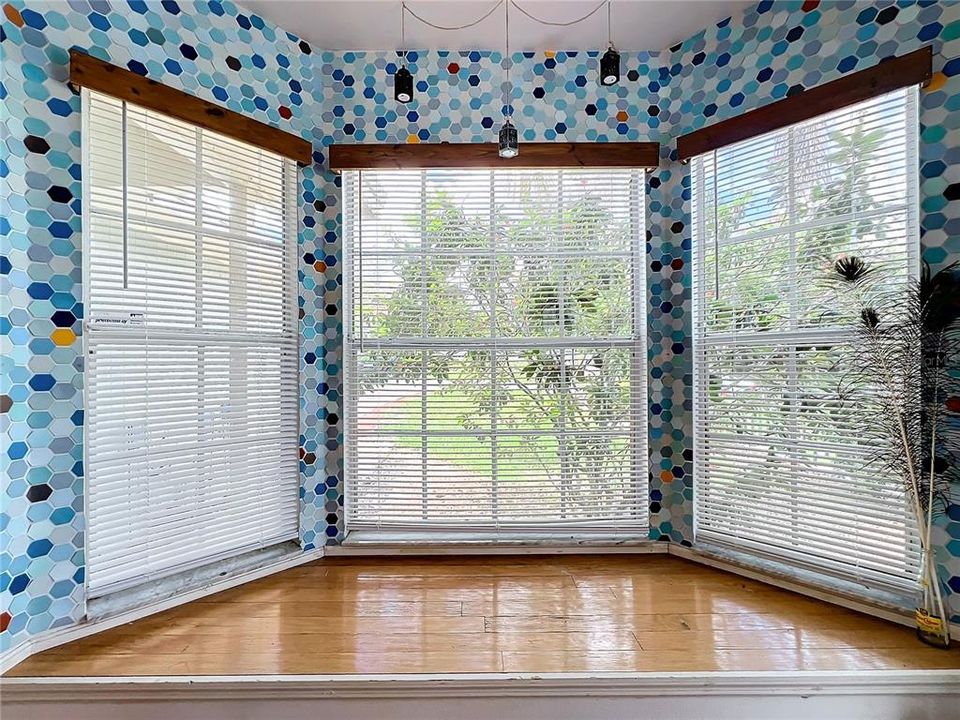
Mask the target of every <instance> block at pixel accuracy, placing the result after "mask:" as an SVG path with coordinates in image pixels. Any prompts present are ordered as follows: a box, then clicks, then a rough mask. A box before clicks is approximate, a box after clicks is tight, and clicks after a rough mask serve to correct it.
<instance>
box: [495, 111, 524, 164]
mask: <svg viewBox="0 0 960 720" xmlns="http://www.w3.org/2000/svg"><path fill="white" fill-rule="evenodd" d="M499 153H500V157H502V158H515V157H516V156H517V155H519V154H520V136H519V135H518V134H517V129H516V128H515V127H514V126H513V123H512V122H510V118H509V117H508V118H505V119H504V121H503V127H501V128H500V143H499Z"/></svg>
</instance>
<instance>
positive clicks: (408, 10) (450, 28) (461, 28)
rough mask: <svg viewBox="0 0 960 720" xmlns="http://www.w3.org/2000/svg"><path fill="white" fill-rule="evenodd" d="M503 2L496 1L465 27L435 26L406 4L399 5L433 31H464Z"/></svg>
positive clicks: (488, 15) (476, 23)
mask: <svg viewBox="0 0 960 720" xmlns="http://www.w3.org/2000/svg"><path fill="white" fill-rule="evenodd" d="M504 2H506V0H498V2H497V4H496V5H494V6H493V7H492V8H490V9H489V10H487V12H485V13H484V14H483V16H482V17H480V18H478V19H477V20H474V21H473V22H469V23H466V24H465V25H437V24H436V23H432V22H430V21H429V20H427V19H426V18H423V17H421V16H420V15H417V13H415V12H414V11H413V10H411V9H410V8H409V7H408V6H407V4H406V3H401V4H402V6H403V8H404V9H405V10H406V11H407V12H408V13H410V14H411V15H413V16H414V17H415V18H416V19H417V20H419V21H420V22H422V23H423V24H424V25H427V26H428V27H432V28H433V29H434V30H466V29H467V28H472V27H473V26H474V25H479V24H480V23H482V22H483V21H484V20H486V19H487V18H488V17H490V16H491V15H493V13H494V12H495V11H496V10H497V8H499V7H500V6H501V5H503V3H504Z"/></svg>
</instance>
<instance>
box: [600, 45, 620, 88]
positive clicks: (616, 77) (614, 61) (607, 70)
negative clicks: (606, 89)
mask: <svg viewBox="0 0 960 720" xmlns="http://www.w3.org/2000/svg"><path fill="white" fill-rule="evenodd" d="M618 82H620V53H618V52H617V50H616V48H614V47H613V45H611V46H610V47H609V48H608V49H607V51H606V52H605V53H604V54H603V57H601V58H600V84H601V85H616V84H617V83H618Z"/></svg>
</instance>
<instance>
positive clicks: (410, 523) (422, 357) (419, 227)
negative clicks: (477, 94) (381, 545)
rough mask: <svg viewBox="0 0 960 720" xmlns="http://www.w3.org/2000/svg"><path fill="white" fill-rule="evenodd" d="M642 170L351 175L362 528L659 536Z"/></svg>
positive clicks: (351, 359) (355, 433) (354, 507)
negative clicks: (650, 434) (651, 475)
mask: <svg viewBox="0 0 960 720" xmlns="http://www.w3.org/2000/svg"><path fill="white" fill-rule="evenodd" d="M643 191H644V188H643V173H642V171H639V170H638V171H630V170H583V169H578V170H500V169H497V170H411V171H363V172H362V173H360V172H352V173H345V174H344V196H345V199H346V208H345V247H346V252H347V256H348V258H347V259H348V273H347V275H348V293H347V294H348V298H349V308H348V312H347V323H348V328H347V334H346V339H347V361H346V372H347V437H348V439H347V441H346V446H347V457H346V463H347V467H346V472H347V475H346V477H347V495H346V497H347V504H348V507H347V517H348V523H349V525H350V527H351V528H353V529H356V528H363V527H367V528H380V529H384V528H432V529H460V528H471V529H485V530H495V531H499V530H503V529H505V528H506V529H510V530H517V531H519V530H522V529H531V530H539V529H544V528H552V527H559V528H570V527H576V528H580V529H581V530H586V529H588V528H589V529H602V530H606V531H610V530H614V531H616V530H618V529H624V530H628V529H629V530H630V531H631V532H633V533H635V534H636V533H640V534H643V529H644V528H645V527H646V525H647V506H648V502H647V497H646V495H647V494H646V485H647V450H646V434H647V428H646V403H645V388H646V380H645V371H644V367H645V350H644V337H645V333H646V322H645V314H644V304H643V301H642V298H643V297H644V293H645V290H644V276H643V264H642V257H643V252H644V228H643V222H642V218H643Z"/></svg>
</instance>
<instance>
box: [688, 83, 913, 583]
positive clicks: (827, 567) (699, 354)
mask: <svg viewBox="0 0 960 720" xmlns="http://www.w3.org/2000/svg"><path fill="white" fill-rule="evenodd" d="M898 92H903V93H904V97H905V99H904V105H905V108H904V111H903V112H904V115H905V116H906V123H905V126H906V135H905V149H904V155H905V163H906V180H907V188H908V195H907V197H906V198H905V200H904V202H903V203H902V206H900V209H899V211H900V212H903V213H904V214H905V217H906V221H905V223H906V228H907V233H908V234H907V237H906V243H905V249H906V256H907V267H906V271H907V273H906V277H907V278H909V279H916V278H917V277H918V276H919V271H920V221H919V213H920V193H919V190H920V177H919V169H918V168H919V132H920V123H919V93H918V88H917V87H916V86H906V87H900V88H899V89H893V90H889V91H887V92H884V93H882V94H878V95H877V96H875V97H873V98H868V99H866V100H863V101H861V103H867V102H870V101H871V100H877V99H879V98H882V97H885V96H888V95H894V94H895V93H898ZM861 103H857V105H859V104H861ZM850 107H853V106H850ZM841 109H847V108H841ZM832 112H834V111H830V112H828V113H825V114H831V113H832ZM904 115H900V117H904ZM820 117H822V116H821V115H817V116H814V117H813V118H809V119H804V120H801V121H800V122H797V123H793V124H788V125H785V126H783V127H777V128H775V129H773V130H770V131H768V132H763V133H761V134H759V135H755V136H753V137H750V138H748V139H746V140H740V141H737V142H736V143H735V144H734V145H743V144H747V143H750V142H752V141H755V140H758V139H760V138H765V137H768V136H773V135H775V134H777V133H782V132H787V133H790V135H788V137H789V138H790V140H789V142H791V152H794V151H793V149H792V137H793V136H792V132H793V129H794V127H796V126H799V125H803V124H805V123H808V122H815V121H816V120H818V119H819V118H820ZM720 149H722V148H714V149H712V150H708V151H706V152H705V153H704V154H703V155H699V156H695V157H694V158H693V159H692V162H691V163H690V165H689V167H690V185H691V200H690V208H691V231H692V240H693V242H692V253H691V255H692V258H691V259H692V263H691V268H692V277H691V279H692V298H693V302H692V321H693V325H692V329H693V332H692V338H693V352H694V357H693V405H694V410H693V437H692V440H693V447H694V452H693V473H694V512H693V520H694V528H693V532H694V540H695V542H697V543H698V544H706V545H709V546H714V547H719V548H723V549H725V550H730V551H734V552H742V553H747V554H751V555H754V556H756V557H758V558H759V559H761V560H763V561H769V562H772V563H774V564H786V565H789V566H791V567H793V568H795V569H797V570H799V571H801V572H812V573H815V574H817V575H824V576H827V577H830V578H835V579H838V580H841V581H853V582H857V583H859V584H866V585H869V586H870V587H871V588H873V589H877V590H880V591H892V592H894V593H903V592H910V591H913V590H914V589H915V588H916V581H915V580H914V581H911V580H909V579H904V578H902V577H900V576H898V575H895V574H893V573H881V572H879V571H874V570H872V569H864V568H862V567H858V570H859V574H858V575H857V576H854V577H851V575H850V574H849V569H850V567H851V565H850V564H844V563H842V562H840V561H835V560H833V559H830V558H825V557H811V554H810V553H809V552H804V551H801V550H794V551H791V550H788V549H786V548H775V549H771V547H770V545H769V543H767V542H765V541H763V540H756V539H749V538H743V537H737V538H731V539H730V541H729V542H728V541H726V540H723V539H719V538H717V537H714V536H713V535H714V533H711V532H710V531H704V530H701V524H702V521H703V515H704V512H705V509H704V506H703V500H702V498H703V497H704V482H705V480H704V477H703V476H704V466H705V460H704V458H705V455H706V454H707V450H706V448H705V445H706V438H707V435H708V433H709V431H708V430H707V429H706V427H705V426H706V417H705V414H706V408H705V407H704V403H703V402H701V398H703V397H704V393H705V389H706V388H707V387H708V378H707V375H708V373H709V368H710V366H709V364H708V362H707V361H706V355H705V353H706V352H707V350H708V349H709V348H712V347H718V345H716V344H713V343H715V342H716V341H717V339H718V338H720V343H721V344H720V345H719V347H724V345H723V344H722V343H723V339H722V338H723V336H724V334H726V335H727V336H728V337H729V338H730V339H729V340H728V341H727V342H729V344H728V345H726V347H729V348H731V349H742V348H750V347H763V346H767V345H774V346H782V347H783V348H784V350H785V351H788V352H790V353H791V356H792V357H793V358H794V362H793V371H792V372H790V371H788V373H787V376H786V377H787V380H788V382H789V381H790V380H791V378H792V379H793V380H794V381H796V382H797V383H799V370H797V368H796V358H797V357H798V348H799V347H800V346H803V345H817V344H832V345H836V344H849V343H850V341H851V340H852V337H853V330H852V327H850V326H838V325H831V326H825V327H810V328H806V329H804V328H802V327H801V326H800V325H799V323H798V321H797V318H796V308H795V307H794V305H795V304H796V300H797V289H799V287H800V286H801V285H802V284H803V282H802V279H801V278H798V277H796V276H795V280H796V283H797V284H796V287H795V288H794V290H793V292H792V293H791V295H790V296H789V299H790V300H791V323H790V324H791V325H793V324H794V323H796V325H797V326H796V327H788V328H787V329H783V330H773V331H766V332H765V331H762V330H756V329H751V330H748V331H741V332H737V331H733V332H728V333H714V334H713V336H712V337H711V334H710V332H709V329H708V328H707V327H706V326H705V319H706V317H707V312H706V292H705V291H704V286H705V285H706V284H707V283H705V282H704V278H705V273H706V272H707V269H708V263H706V262H705V261H704V256H705V253H706V247H707V246H708V245H710V240H711V238H710V237H707V235H706V231H705V227H706V219H705V215H706V212H704V209H703V207H704V199H703V196H702V195H701V194H700V193H699V192H698V185H699V186H700V187H701V188H703V187H706V186H707V185H708V183H706V182H705V181H704V179H703V175H704V174H703V172H702V168H703V166H702V165H701V164H700V163H699V162H698V161H702V159H703V158H707V157H711V156H712V157H713V159H714V162H715V161H716V153H717V152H718V151H719V150H720ZM714 167H715V168H716V166H714ZM713 178H714V180H713V183H714V184H713V187H714V190H716V182H717V180H716V178H717V174H716V171H714V174H713ZM789 181H790V182H791V184H792V182H793V174H792V172H791V174H790V176H789ZM790 192H791V197H790V199H789V201H788V202H789V210H788V217H789V218H791V219H790V220H788V221H785V222H784V223H783V225H781V226H777V227H774V228H771V229H768V230H764V231H759V232H758V231H754V232H751V233H748V236H749V237H751V238H753V237H756V238H759V239H763V238H764V237H778V236H783V235H784V234H786V233H789V235H790V238H791V240H790V242H791V247H793V246H794V245H795V242H796V240H795V237H796V235H797V234H798V233H799V232H802V231H803V229H804V225H805V223H797V222H794V221H793V220H792V217H793V213H794V208H793V197H792V192H793V190H792V188H791V191H790ZM708 202H710V203H712V204H713V206H714V207H716V205H717V202H718V201H717V199H716V197H715V196H714V198H712V199H711V200H708ZM883 210H884V213H886V212H889V211H891V210H896V208H893V209H891V208H884V209H883ZM835 218H836V216H834V215H830V216H828V217H824V218H820V219H818V220H816V221H813V222H811V223H808V224H810V225H814V226H820V225H823V226H824V227H826V226H828V225H829V222H828V221H829V220H833V219H835ZM718 260H719V259H718ZM738 335H739V338H738ZM738 339H739V340H740V342H737V340H738ZM711 341H712V342H711ZM794 502H795V504H796V499H794ZM903 512H904V516H905V518H906V520H905V532H906V533H907V535H908V538H909V540H908V542H907V546H908V547H913V548H916V547H917V537H916V530H915V528H912V520H911V519H910V518H911V515H910V511H909V508H908V507H907V504H906V503H904V508H903ZM704 534H706V535H707V536H708V537H707V538H703V535H704ZM911 536H912V537H911ZM913 555H914V553H912V552H910V551H908V550H906V548H905V554H904V558H905V562H906V564H907V565H908V566H909V565H910V564H911V563H910V560H909V558H911V557H912V556H913ZM916 569H917V570H918V571H919V566H917V568H916Z"/></svg>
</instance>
